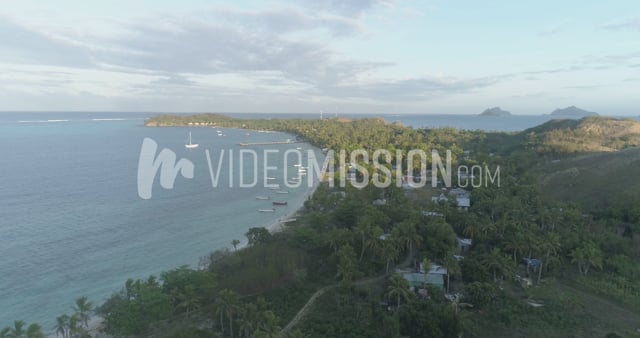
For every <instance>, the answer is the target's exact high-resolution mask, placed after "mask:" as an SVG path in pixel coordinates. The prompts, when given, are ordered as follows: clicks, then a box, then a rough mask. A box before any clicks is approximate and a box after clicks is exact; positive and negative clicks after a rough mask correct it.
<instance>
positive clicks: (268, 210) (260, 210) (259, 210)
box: [258, 208, 276, 212]
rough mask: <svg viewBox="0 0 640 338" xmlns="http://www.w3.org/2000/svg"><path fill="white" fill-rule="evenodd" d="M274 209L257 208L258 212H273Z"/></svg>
mask: <svg viewBox="0 0 640 338" xmlns="http://www.w3.org/2000/svg"><path fill="white" fill-rule="evenodd" d="M275 211H276V209H273V208H272V209H258V212H275Z"/></svg>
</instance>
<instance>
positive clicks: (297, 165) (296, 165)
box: [293, 163, 302, 167]
mask: <svg viewBox="0 0 640 338" xmlns="http://www.w3.org/2000/svg"><path fill="white" fill-rule="evenodd" d="M293 166H294V167H300V166H302V164H300V163H298V164H294V165H293Z"/></svg>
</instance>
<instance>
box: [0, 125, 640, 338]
mask: <svg viewBox="0 0 640 338" xmlns="http://www.w3.org/2000/svg"><path fill="white" fill-rule="evenodd" d="M594 121H595V120H593V119H591V118H588V119H585V120H581V122H567V121H565V122H552V123H551V124H547V125H546V126H542V127H539V129H535V128H534V129H531V130H528V131H525V132H523V133H515V134H503V133H483V132H478V131H461V130H454V129H435V130H414V129H411V128H405V127H402V126H400V125H395V124H386V123H384V121H381V120H378V119H364V120H355V121H348V120H337V119H333V120H242V119H231V118H228V117H224V116H220V115H214V114H211V115H198V116H191V117H175V116H160V117H158V118H154V119H152V120H150V121H148V122H147V125H157V126H172V125H176V126H177V125H189V124H190V125H199V126H214V125H215V126H220V127H238V128H252V129H265V130H280V131H287V132H291V133H295V134H296V135H298V136H299V137H300V138H302V139H305V140H307V141H309V142H312V143H313V144H314V145H317V146H319V147H323V148H324V147H327V148H332V149H356V148H365V149H376V148H384V149H389V150H395V149H401V150H402V151H403V152H406V151H407V150H408V149H411V148H414V147H415V148H419V149H423V150H425V151H430V150H431V149H439V150H442V151H443V150H445V149H451V150H452V152H453V153H454V155H455V156H456V161H457V163H459V164H477V163H479V164H483V165H487V166H498V165H499V166H500V168H501V169H500V173H501V176H502V179H501V185H500V186H497V185H495V184H494V185H488V186H483V187H478V188H475V189H473V190H472V205H471V208H470V209H469V210H468V211H463V210H459V209H458V208H456V206H455V202H454V200H453V199H450V200H449V201H447V202H444V203H433V202H432V201H431V197H432V196H437V195H439V194H440V192H441V187H438V188H436V189H432V188H429V187H427V188H424V189H403V188H399V187H396V186H395V185H392V186H390V187H388V188H385V189H378V188H373V187H370V188H367V189H362V190H358V189H355V188H353V187H351V186H349V185H347V186H346V187H345V188H331V187H329V186H328V185H321V186H320V188H319V189H318V190H317V191H316V193H315V194H314V195H313V196H312V197H311V198H310V199H309V200H308V201H307V202H306V203H305V207H304V210H303V213H302V215H300V217H298V218H297V221H296V222H293V223H290V225H289V226H288V227H287V228H286V229H285V230H284V231H282V232H278V233H269V232H268V231H266V230H265V229H263V228H251V229H250V230H249V231H248V232H247V234H246V235H247V239H248V242H249V246H248V247H246V248H243V249H239V250H236V248H235V246H236V245H237V243H238V242H237V241H233V242H232V243H230V248H231V247H233V249H229V250H226V249H225V250H218V251H216V252H213V253H211V254H210V255H209V256H208V257H207V258H206V261H207V262H208V269H207V270H193V269H189V268H187V267H180V268H177V269H174V270H171V271H167V272H164V273H162V274H161V275H160V277H159V278H158V279H157V278H155V277H153V276H151V277H149V278H148V279H146V280H129V281H127V282H126V283H125V286H124V288H123V289H122V290H121V291H120V292H117V293H115V294H114V295H113V296H112V297H110V298H109V299H108V300H107V301H106V302H105V303H104V304H102V305H101V306H99V307H98V310H97V313H98V314H100V315H101V316H102V317H103V318H104V328H103V329H104V331H105V332H106V333H108V334H110V335H114V336H154V337H163V336H166V337H278V336H288V337H363V336H365V337H458V336H460V335H462V336H464V337H489V336H490V337H513V336H543V335H544V336H549V337H605V336H609V337H617V336H619V335H623V336H632V335H634V334H637V333H636V331H635V330H636V329H637V328H638V327H637V325H638V322H640V315H638V314H639V313H640V287H638V285H640V266H639V265H638V260H639V259H640V246H638V245H637V242H638V232H639V231H640V207H639V205H640V204H639V202H640V197H639V196H638V195H637V194H634V193H633V192H629V191H626V192H625V191H621V192H620V193H621V195H620V196H619V198H611V199H610V200H609V203H607V204H598V205H597V207H591V206H587V205H586V204H580V203H576V200H573V199H571V198H565V199H562V200H558V199H554V198H552V197H550V196H553V194H550V193H549V191H548V189H547V187H546V186H545V185H544V184H541V183H542V178H543V177H545V176H547V175H549V174H550V172H549V170H550V169H549V165H551V164H552V160H555V158H556V157H557V156H558V154H562V156H563V158H574V157H573V156H575V154H574V152H576V151H579V152H580V153H581V156H587V155H588V154H586V153H585V152H587V151H591V150H594V149H592V148H589V147H587V146H583V145H575V144H573V143H576V142H580V141H579V140H581V139H582V138H588V137H589V135H595V134H583V133H587V131H581V130H583V129H585V128H586V129H585V130H591V129H590V128H591V127H589V128H587V126H589V125H590V124H591V123H595V122H594ZM611 121H612V122H610V120H598V122H597V123H596V124H598V125H599V126H600V128H605V129H606V128H607V127H606V126H618V125H619V123H621V122H619V121H618V120H611ZM609 123H610V124H609ZM622 123H623V124H625V123H627V122H622ZM628 124H629V125H626V126H622V127H620V129H619V130H618V131H619V133H618V134H616V135H615V136H614V138H612V139H611V141H607V142H613V143H606V142H605V143H606V144H609V145H608V146H607V147H610V148H611V149H607V150H613V149H614V147H613V146H611V144H617V143H616V142H618V141H616V140H622V139H626V140H627V141H625V142H629V143H626V145H624V147H629V146H632V145H635V141H634V140H635V136H634V134H633V133H634V132H635V131H634V128H635V125H634V124H633V123H631V122H629V123H628ZM581 128H582V129H581ZM616 128H617V127H616ZM625 128H626V129H625ZM576 130H577V131H576ZM607 130H608V129H607ZM625 130H626V131H625ZM601 135H602V136H601V137H602V138H605V136H604V135H605V134H601ZM600 143H601V145H602V144H605V143H603V142H600ZM574 147H582V148H575V149H578V150H574ZM615 147H616V149H620V148H617V147H618V146H617V145H616V146H615ZM621 147H622V146H621ZM464 150H469V151H470V152H469V153H467V154H470V155H466V156H464V154H465V153H464ZM578 183H579V182H578ZM380 199H384V200H385V201H386V203H385V204H383V205H376V204H373V203H372V202H373V201H374V200H380ZM424 211H430V212H434V213H437V214H438V215H441V216H434V215H433V214H429V213H424ZM456 237H468V238H471V239H472V240H473V245H472V246H471V248H470V250H469V251H468V252H466V253H465V254H464V259H460V258H459V257H458V256H457V255H458V254H459V253H460V252H459V251H458V250H459V248H458V243H457V240H456ZM454 255H456V256H455V257H458V259H456V258H455V257H454ZM416 262H423V263H424V264H425V266H428V265H429V263H431V262H433V263H437V264H439V265H442V266H444V267H446V268H447V269H448V271H449V276H448V277H449V278H448V280H447V282H446V285H445V288H444V290H440V289H437V288H432V287H426V294H425V293H416V292H413V291H410V289H409V285H408V283H407V282H406V281H405V280H404V279H403V278H401V277H400V275H398V274H395V273H394V270H395V268H397V267H409V268H411V267H413V266H415V263H416ZM529 283H530V284H531V285H529ZM445 293H447V294H449V295H453V294H458V295H460V297H457V298H455V297H454V298H453V300H452V301H451V300H447V298H445ZM449 298H450V299H451V297H449ZM310 299H312V300H314V302H313V303H312V304H311V305H310V306H308V307H306V306H305V304H306V303H307V301H309V300H310ZM87 303H88V300H87V299H83V300H82V299H79V300H78V302H76V311H75V312H76V313H75V314H74V315H72V316H67V315H65V316H61V317H60V318H59V323H60V325H59V326H60V331H59V332H64V333H63V335H65V337H80V336H83V335H85V334H86V332H85V330H84V328H86V322H87V320H88V319H89V318H88V313H89V312H90V311H87V309H86V308H87V307H86V304H87ZM82 304H84V305H82ZM80 305H82V306H80ZM89 307H91V306H90V305H89ZM300 309H304V311H303V314H304V316H296V314H297V313H298V311H299V310H300ZM603 312H604V313H603ZM72 319H73V320H72ZM72 323H73V325H72ZM16 325H18V324H17V323H16ZM24 326H25V324H20V327H19V328H20V330H22V331H24V330H23V327H24ZM72 328H73V329H72ZM15 329H18V327H16V328H14V329H12V328H7V329H5V330H4V331H2V332H3V335H4V336H6V337H24V336H25V334H24V333H22V334H21V335H16V334H14V331H15ZM22 331H21V332H22ZM29 337H31V336H29Z"/></svg>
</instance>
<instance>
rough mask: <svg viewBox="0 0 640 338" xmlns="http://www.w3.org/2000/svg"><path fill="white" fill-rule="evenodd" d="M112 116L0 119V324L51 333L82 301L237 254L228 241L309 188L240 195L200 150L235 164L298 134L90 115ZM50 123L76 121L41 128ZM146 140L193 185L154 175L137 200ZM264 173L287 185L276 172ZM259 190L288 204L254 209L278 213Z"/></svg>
mask: <svg viewBox="0 0 640 338" xmlns="http://www.w3.org/2000/svg"><path fill="white" fill-rule="evenodd" d="M121 115H122V114H121ZM87 116H88V117H87ZM115 116H120V115H117V114H113V113H111V114H90V115H87V114H84V115H79V114H58V115H56V114H55V113H49V114H47V115H45V116H44V119H43V116H42V115H38V114H33V113H31V114H26V113H23V114H20V115H15V114H12V115H9V114H8V113H2V114H0V155H1V156H2V163H1V165H0V185H1V189H0V272H1V273H0V327H3V326H5V325H9V324H10V323H12V322H13V320H15V319H23V320H25V321H27V322H39V323H41V324H43V326H44V328H45V329H51V328H52V327H53V325H54V320H55V317H56V316H59V315H61V314H63V313H65V312H66V313H70V312H71V306H72V302H73V301H74V299H76V298H77V297H80V296H82V295H87V296H89V298H90V299H91V300H93V301H94V303H101V302H102V301H103V300H104V299H105V297H108V296H109V295H110V294H111V293H112V292H114V291H117V290H119V289H120V288H121V287H122V286H123V285H124V281H125V280H126V279H127V278H140V277H146V276H148V275H150V274H158V273H159V272H161V271H163V270H166V269H170V268H174V267H177V266H179V265H182V264H189V265H191V266H194V267H195V266H197V264H198V261H199V257H201V256H204V255H206V254H207V253H208V252H211V251H212V250H214V249H219V248H222V247H228V248H230V247H231V245H230V242H231V240H232V239H240V240H245V238H244V233H245V232H246V231H247V229H248V228H249V227H252V226H266V225H269V224H271V223H272V222H274V221H275V220H277V219H278V218H280V217H284V216H285V215H286V214H288V213H289V212H290V211H292V210H295V209H296V208H297V205H299V203H301V202H302V201H303V199H304V198H305V196H304V195H305V194H306V193H307V192H308V189H307V188H306V187H305V186H302V187H299V188H284V187H283V189H288V190H289V191H290V193H289V194H275V191H274V190H269V189H266V188H264V187H263V186H262V185H260V186H258V187H255V188H242V189H239V188H237V178H236V183H235V184H234V185H235V186H234V187H233V188H229V187H228V183H227V180H226V177H227V176H226V175H227V174H228V169H226V168H227V166H226V165H224V166H222V170H223V171H222V174H221V178H220V179H221V183H220V184H219V186H218V187H217V188H215V189H214V188H212V186H211V180H210V178H209V171H208V166H207V163H206V157H205V154H204V151H205V149H209V150H210V151H211V152H212V155H213V154H215V156H214V159H217V156H218V154H219V150H220V149H232V150H234V151H235V158H236V164H237V157H238V150H239V149H240V147H239V146H237V144H238V143H239V142H247V141H248V142H260V141H282V140H286V139H287V138H292V136H291V135H286V134H282V133H256V132H249V134H248V135H247V131H241V130H230V129H226V130H222V131H223V133H224V135H225V136H218V135H217V133H216V131H215V130H214V129H210V128H191V129H188V128H144V127H143V126H142V123H143V120H142V118H143V117H144V115H140V114H138V115H125V118H127V119H125V120H93V119H101V118H113V117H115ZM48 119H49V120H51V119H63V120H69V121H61V122H41V121H44V120H48ZM17 121H30V122H17ZM35 121H39V122H35ZM188 131H191V132H192V135H193V140H194V142H197V143H200V147H199V148H198V149H196V150H186V149H185V148H184V144H185V142H186V140H187V137H188V136H187V135H188ZM145 137H150V138H153V139H154V140H155V141H156V142H158V144H159V146H160V147H161V148H169V149H171V150H173V151H175V152H176V154H177V155H178V157H179V158H181V157H184V158H187V159H189V160H191V161H192V162H193V163H194V166H195V173H194V178H193V179H191V180H187V179H184V178H182V177H180V176H178V178H177V179H176V182H175V187H174V189H172V190H165V189H162V188H161V187H160V185H159V184H158V183H157V180H156V184H154V190H153V197H152V198H151V199H149V200H143V199H141V198H140V197H139V196H138V193H137V181H136V178H137V167H138V157H139V154H140V147H141V144H142V140H143V139H144V138H145ZM298 146H302V147H303V148H304V149H308V148H309V146H308V145H300V144H296V145H295V146H293V145H278V146H270V149H279V150H280V155H282V153H283V152H284V150H285V149H288V148H292V147H294V148H295V147H298ZM255 149H256V150H259V152H261V151H262V149H263V148H259V147H256V148H255ZM281 157H282V156H280V157H278V156H277V155H276V156H271V155H270V164H271V165H278V163H283V162H282V160H281ZM216 163H217V162H214V170H215V169H216V167H215V164H216ZM225 163H226V162H225ZM290 163H292V164H293V162H292V161H291V162H290ZM281 167H282V166H280V168H281ZM260 168H262V165H260ZM252 169H253V167H252V166H245V171H247V170H249V171H252ZM238 170H239V168H238V167H237V166H236V167H235V168H234V171H238ZM236 176H237V174H236ZM269 176H274V177H276V178H278V179H281V177H282V173H281V169H280V170H277V171H273V172H270V173H269ZM249 178H251V177H249ZM247 181H250V180H247ZM280 183H281V185H283V183H282V181H280ZM256 195H273V196H274V197H273V198H274V199H275V200H286V201H288V202H289V205H287V206H284V207H277V211H276V212H274V213H259V212H258V211H257V210H258V209H260V208H272V206H271V201H259V200H256V199H255V196H256Z"/></svg>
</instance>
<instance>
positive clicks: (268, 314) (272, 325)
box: [258, 310, 281, 338]
mask: <svg viewBox="0 0 640 338" xmlns="http://www.w3.org/2000/svg"><path fill="white" fill-rule="evenodd" d="M262 317H263V320H264V321H263V323H262V324H261V325H260V327H259V329H258V330H259V336H262V337H269V338H278V337H279V336H280V331H281V328H280V326H278V321H279V320H278V317H277V316H276V315H275V314H274V313H273V311H270V310H269V311H265V312H263V313H262Z"/></svg>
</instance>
